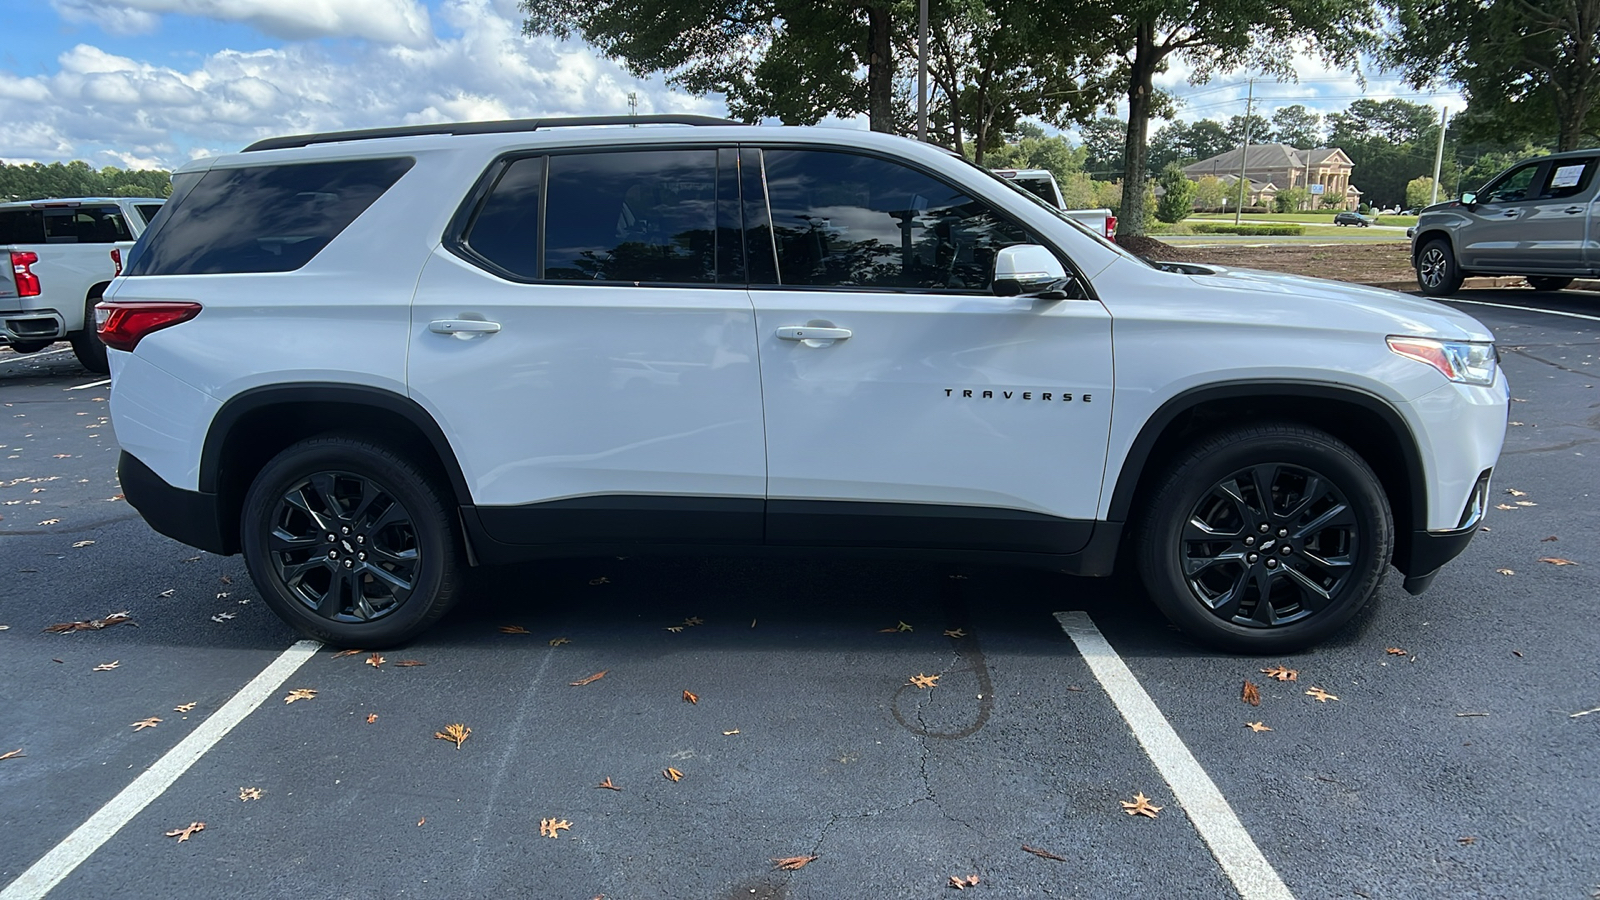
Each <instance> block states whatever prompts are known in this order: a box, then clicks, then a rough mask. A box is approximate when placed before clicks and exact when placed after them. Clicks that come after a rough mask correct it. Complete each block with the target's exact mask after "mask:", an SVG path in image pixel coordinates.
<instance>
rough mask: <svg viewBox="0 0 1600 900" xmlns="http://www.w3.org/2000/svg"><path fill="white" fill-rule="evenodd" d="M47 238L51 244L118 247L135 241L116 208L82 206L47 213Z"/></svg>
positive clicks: (45, 217) (45, 235) (47, 241)
mask: <svg viewBox="0 0 1600 900" xmlns="http://www.w3.org/2000/svg"><path fill="white" fill-rule="evenodd" d="M44 239H45V242H46V243H50V244H114V243H116V242H117V241H131V240H133V234H132V232H130V231H128V223H127V222H124V221H123V220H122V212H121V211H120V210H118V209H117V208H116V207H115V206H81V207H77V208H68V209H46V210H45V211H44Z"/></svg>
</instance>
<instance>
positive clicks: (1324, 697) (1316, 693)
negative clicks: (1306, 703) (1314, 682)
mask: <svg viewBox="0 0 1600 900" xmlns="http://www.w3.org/2000/svg"><path fill="white" fill-rule="evenodd" d="M1306 696H1308V697H1315V698H1317V702H1318V703H1327V702H1328V701H1329V700H1337V699H1339V698H1338V697H1335V696H1334V695H1332V694H1330V693H1328V692H1327V691H1325V690H1323V689H1322V688H1319V687H1314V688H1312V689H1311V690H1309V691H1306Z"/></svg>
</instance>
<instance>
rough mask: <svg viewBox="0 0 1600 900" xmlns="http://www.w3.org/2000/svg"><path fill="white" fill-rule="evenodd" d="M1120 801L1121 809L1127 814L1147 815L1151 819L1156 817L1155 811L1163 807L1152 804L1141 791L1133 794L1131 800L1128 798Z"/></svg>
mask: <svg viewBox="0 0 1600 900" xmlns="http://www.w3.org/2000/svg"><path fill="white" fill-rule="evenodd" d="M1121 803H1122V811H1123V812H1125V813H1127V814H1128V815H1130V816H1148V817H1150V818H1152V819H1154V818H1155V817H1156V813H1158V812H1160V811H1161V810H1162V808H1163V807H1160V806H1156V805H1154V804H1152V803H1151V802H1150V798H1149V797H1146V796H1145V795H1144V794H1143V793H1138V794H1134V795H1133V800H1132V801H1131V802H1130V801H1128V800H1123V801H1121Z"/></svg>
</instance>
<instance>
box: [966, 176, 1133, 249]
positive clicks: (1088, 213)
mask: <svg viewBox="0 0 1600 900" xmlns="http://www.w3.org/2000/svg"><path fill="white" fill-rule="evenodd" d="M990 171H991V172H993V173H995V174H996V175H999V176H1000V177H1001V178H1004V179H1005V180H1006V181H1009V182H1011V183H1012V184H1014V185H1016V186H1017V187H1019V188H1022V189H1023V190H1025V191H1027V192H1028V193H1030V194H1032V195H1034V196H1035V197H1038V198H1039V199H1040V200H1043V201H1044V202H1046V203H1048V204H1050V205H1051V206H1054V207H1055V208H1056V209H1059V210H1061V211H1062V212H1064V213H1066V214H1067V216H1068V217H1069V218H1071V219H1072V220H1073V221H1075V222H1078V223H1079V224H1081V225H1083V226H1084V227H1085V228H1088V229H1089V230H1090V231H1093V232H1094V233H1095V234H1103V235H1105V237H1106V240H1108V241H1114V240H1116V239H1117V217H1116V216H1114V215H1112V214H1111V210H1109V209H1103V208H1102V209H1067V201H1066V199H1065V198H1063V197H1062V196H1061V185H1060V184H1059V183H1057V182H1056V176H1055V173H1054V172H1051V171H1050V170H1049V169H991V170H990Z"/></svg>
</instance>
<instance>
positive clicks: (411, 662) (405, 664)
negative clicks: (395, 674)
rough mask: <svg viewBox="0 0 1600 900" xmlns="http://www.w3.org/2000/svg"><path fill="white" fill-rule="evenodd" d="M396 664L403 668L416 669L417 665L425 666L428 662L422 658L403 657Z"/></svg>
mask: <svg viewBox="0 0 1600 900" xmlns="http://www.w3.org/2000/svg"><path fill="white" fill-rule="evenodd" d="M395 665H397V666H399V667H400V668H402V669H414V668H416V667H417V666H425V665H427V663H425V662H423V661H422V660H420V659H402V660H400V661H399V662H397V663H395Z"/></svg>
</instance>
